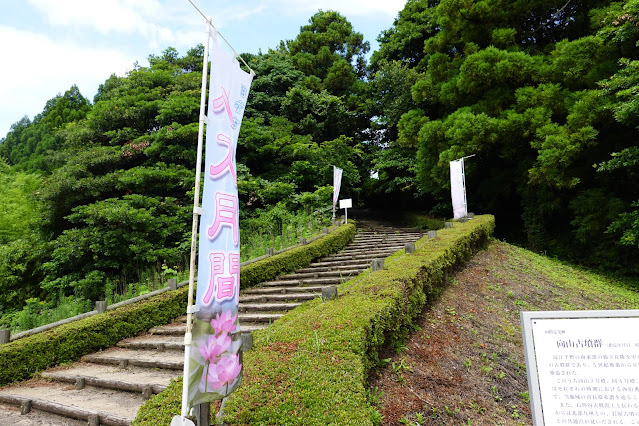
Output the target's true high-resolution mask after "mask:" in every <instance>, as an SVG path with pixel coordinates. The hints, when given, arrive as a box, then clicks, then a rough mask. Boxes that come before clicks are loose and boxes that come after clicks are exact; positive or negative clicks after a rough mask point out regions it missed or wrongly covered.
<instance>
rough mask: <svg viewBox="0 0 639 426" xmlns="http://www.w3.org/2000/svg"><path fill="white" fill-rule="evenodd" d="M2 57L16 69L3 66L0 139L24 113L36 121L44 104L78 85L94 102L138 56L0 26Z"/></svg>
mask: <svg viewBox="0 0 639 426" xmlns="http://www.w3.org/2000/svg"><path fill="white" fill-rule="evenodd" d="M0 40H12V41H13V42H12V43H2V45H1V46H0V55H1V56H2V57H3V58H11V65H12V66H3V67H1V68H0V99H1V100H2V101H1V102H0V137H3V136H4V135H5V134H6V132H7V131H8V130H9V127H10V126H11V124H13V123H15V122H16V121H18V120H20V119H21V118H22V117H23V116H24V115H28V116H29V117H30V118H33V116H34V115H36V114H38V113H40V112H42V108H43V107H44V105H45V103H46V102H47V101H48V100H49V99H51V98H53V97H54V96H56V95H57V94H58V93H64V92H65V91H67V90H68V89H69V88H70V87H71V86H72V85H74V84H76V85H77V86H78V88H79V89H80V92H81V93H82V94H83V95H84V96H86V97H88V98H89V99H92V98H93V96H94V95H95V93H96V91H97V88H98V86H99V85H100V84H101V83H104V81H105V80H106V79H107V78H108V77H109V76H110V75H111V74H112V73H116V74H118V75H124V73H126V71H128V70H130V69H132V68H133V62H134V61H135V59H136V58H131V57H127V56H125V55H124V54H122V53H120V52H117V51H115V50H104V49H96V48H94V47H81V46H77V45H74V44H69V43H63V42H59V41H54V40H52V39H50V38H47V37H46V36H44V35H42V34H37V33H33V32H29V31H23V30H17V29H15V28H11V27H7V26H0Z"/></svg>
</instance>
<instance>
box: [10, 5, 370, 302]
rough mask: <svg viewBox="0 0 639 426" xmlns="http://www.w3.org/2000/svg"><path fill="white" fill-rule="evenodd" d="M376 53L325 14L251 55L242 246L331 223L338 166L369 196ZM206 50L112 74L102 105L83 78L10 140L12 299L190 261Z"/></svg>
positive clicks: (242, 151)
mask: <svg viewBox="0 0 639 426" xmlns="http://www.w3.org/2000/svg"><path fill="white" fill-rule="evenodd" d="M367 51H368V43H366V42H364V41H363V37H362V35H361V34H360V33H357V32H355V31H354V30H353V28H352V26H351V24H350V23H349V22H348V21H347V20H346V19H345V18H344V17H343V16H341V15H340V14H338V13H336V12H318V13H317V14H315V15H314V16H313V17H312V18H311V19H310V21H309V25H308V26H305V27H302V28H301V31H300V35H299V36H298V37H297V38H296V39H294V40H289V41H286V42H282V45H281V46H280V47H279V48H278V49H277V50H271V51H269V52H268V53H266V54H261V53H260V54H258V55H252V54H246V55H245V59H246V61H247V62H248V63H249V64H250V66H251V67H253V69H254V70H255V72H256V75H257V77H256V78H255V80H254V82H253V85H252V90H251V96H250V97H249V99H250V102H249V104H248V105H247V109H246V114H245V119H244V123H243V125H242V128H241V129H242V132H241V135H240V140H239V144H238V150H237V158H238V166H237V170H238V189H239V193H240V199H241V201H242V206H241V212H240V218H241V228H242V229H243V235H244V236H245V237H246V238H244V242H243V244H246V243H247V242H251V241H252V240H253V239H254V238H252V237H253V236H254V235H256V234H258V235H261V234H265V235H266V237H264V238H262V237H260V238H257V239H258V240H260V242H262V241H263V240H267V239H272V241H273V244H272V245H271V246H275V245H276V244H277V241H278V239H280V238H281V239H282V240H287V239H290V238H291V237H294V236H296V235H299V234H300V230H299V229H297V228H298V227H302V228H306V227H308V226H309V224H310V225H311V226H312V227H314V228H315V229H317V227H319V229H321V226H325V225H327V224H328V222H330V218H331V198H332V186H331V184H332V173H333V166H337V167H340V168H342V169H344V185H343V186H342V194H343V195H344V196H357V195H358V193H359V187H360V186H361V181H362V179H363V178H368V167H367V166H366V159H367V156H366V153H365V151H364V148H363V145H362V135H363V134H364V129H365V127H366V122H367V120H366V115H365V114H364V113H363V112H362V111H360V109H359V105H360V103H359V102H358V101H357V97H358V96H360V95H361V93H360V92H361V87H360V86H361V84H362V81H361V79H362V77H363V76H364V75H365V71H366V66H365V61H364V55H365V54H366V52H367ZM203 52H204V48H203V46H201V45H200V46H197V47H195V48H193V49H191V50H189V51H188V52H187V53H186V55H184V56H180V54H179V53H178V52H177V51H176V50H175V49H173V48H168V49H166V50H165V51H164V52H163V53H162V54H161V55H159V56H157V55H151V56H150V57H149V66H147V67H143V66H139V65H137V64H136V66H135V68H134V69H133V70H132V71H130V72H129V73H128V74H127V75H125V76H123V77H118V76H116V75H112V76H111V77H110V78H109V79H107V80H106V81H105V82H104V84H102V85H101V86H100V88H99V90H98V93H97V95H96V96H95V98H94V99H93V104H91V103H90V102H89V101H88V100H87V99H86V98H84V97H82V96H81V95H80V93H79V91H78V90H77V87H75V86H74V87H72V88H71V89H70V90H69V91H67V92H66V93H65V94H64V95H60V96H57V97H56V98H54V99H52V100H51V101H49V102H48V103H47V105H46V107H45V109H44V111H43V112H42V113H41V114H40V115H38V116H37V117H36V118H34V120H33V122H31V121H29V119H28V118H25V119H23V120H21V121H20V122H18V123H16V124H15V125H14V126H13V127H12V129H11V131H10V132H9V134H8V135H7V137H6V138H4V139H3V140H2V141H1V142H0V158H4V159H5V160H3V163H2V166H1V168H0V178H1V179H2V180H3V182H5V181H6V182H7V185H6V186H3V188H2V189H0V191H1V192H0V198H1V199H2V200H3V201H4V200H7V202H6V203H5V205H6V206H7V207H11V208H8V209H7V213H6V214H3V215H2V216H0V238H2V244H3V245H2V246H1V249H2V250H0V271H1V272H4V274H2V275H1V276H0V310H2V311H5V312H8V311H12V310H14V309H20V308H21V307H22V306H23V305H24V304H25V302H26V301H27V299H28V300H29V306H27V307H26V308H25V309H27V308H28V309H29V310H33V307H34V306H48V305H46V304H43V303H40V302H39V301H38V299H36V298H40V299H43V300H45V301H52V302H53V303H55V301H56V300H59V301H62V300H66V299H64V298H65V297H67V296H69V295H75V296H76V297H79V298H82V299H86V300H96V299H101V298H104V297H105V292H107V291H110V289H115V291H119V292H120V293H123V292H124V291H126V290H127V288H129V286H130V283H133V282H138V281H140V280H142V279H143V278H144V277H146V276H148V274H149V271H155V272H156V274H159V275H160V277H162V272H163V271H165V270H178V271H179V270H181V269H183V268H184V266H185V264H186V261H187V260H188V259H187V256H188V254H189V248H190V233H191V220H192V205H193V201H192V200H193V188H194V183H195V181H194V172H193V170H194V169H195V161H196V141H197V132H198V119H199V104H200V86H201V81H202V62H203ZM14 206H15V207H16V208H15V209H13V207H14ZM18 290H19V291H18ZM106 297H109V295H106Z"/></svg>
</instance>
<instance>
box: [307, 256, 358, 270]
mask: <svg viewBox="0 0 639 426" xmlns="http://www.w3.org/2000/svg"><path fill="white" fill-rule="evenodd" d="M355 265H357V266H355ZM362 265H368V267H370V260H368V259H351V260H340V261H331V260H326V259H320V260H319V261H317V262H315V263H312V264H311V265H309V268H329V269H330V270H336V268H353V267H358V268H359V267H361V266H362ZM309 268H303V269H298V271H297V272H299V271H304V272H306V271H307V270H308V269H309Z"/></svg>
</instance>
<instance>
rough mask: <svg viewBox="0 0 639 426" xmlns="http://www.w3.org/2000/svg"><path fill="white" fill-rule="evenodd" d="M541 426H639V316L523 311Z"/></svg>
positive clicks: (530, 383) (533, 401)
mask: <svg viewBox="0 0 639 426" xmlns="http://www.w3.org/2000/svg"><path fill="white" fill-rule="evenodd" d="M521 322H522V329H523V335H524V347H525V350H526V367H527V371H528V386H529V389H530V400H531V405H532V412H533V423H534V424H535V425H562V424H569V425H572V424H585V425H604V424H605V425H609V424H610V425H639V311H634V310H633V311H558V312H522V313H521Z"/></svg>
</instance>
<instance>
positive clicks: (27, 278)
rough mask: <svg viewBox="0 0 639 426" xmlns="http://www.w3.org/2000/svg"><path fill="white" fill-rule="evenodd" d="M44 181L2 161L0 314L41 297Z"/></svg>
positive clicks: (44, 254)
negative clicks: (40, 192)
mask: <svg viewBox="0 0 639 426" xmlns="http://www.w3.org/2000/svg"><path fill="white" fill-rule="evenodd" d="M41 180H42V179H41V178H40V176H38V175H36V174H31V173H26V172H21V171H16V170H14V169H12V168H10V167H9V165H8V164H7V162H6V160H4V159H2V158H1V157H0V206H2V207H0V312H2V311H5V312H6V311H8V310H10V309H11V308H13V307H15V306H21V305H22V304H23V303H24V301H25V300H27V299H28V298H31V297H37V296H40V294H41V291H40V281H41V280H42V278H43V276H44V274H43V269H42V263H43V262H44V259H45V258H46V252H47V250H46V243H45V241H44V240H43V239H42V237H41V234H40V232H39V221H40V215H41V211H42V206H41V204H40V203H39V202H38V199H37V192H38V190H39V189H40V185H41Z"/></svg>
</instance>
